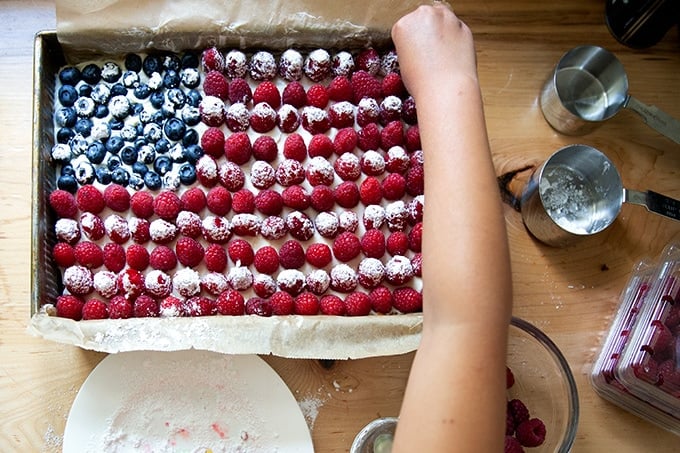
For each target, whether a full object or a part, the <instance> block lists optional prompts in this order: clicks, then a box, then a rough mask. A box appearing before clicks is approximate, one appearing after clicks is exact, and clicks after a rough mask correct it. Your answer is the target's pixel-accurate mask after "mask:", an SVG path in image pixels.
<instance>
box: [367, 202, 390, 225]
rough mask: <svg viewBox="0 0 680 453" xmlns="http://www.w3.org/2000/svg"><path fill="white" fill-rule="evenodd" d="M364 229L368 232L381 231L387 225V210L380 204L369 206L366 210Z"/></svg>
mask: <svg viewBox="0 0 680 453" xmlns="http://www.w3.org/2000/svg"><path fill="white" fill-rule="evenodd" d="M363 223H364V227H365V228H366V230H371V229H374V228H375V229H380V227H382V226H383V224H384V223H385V208H383V207H382V206H380V205H378V204H369V205H368V206H366V207H365V208H364V218H363Z"/></svg>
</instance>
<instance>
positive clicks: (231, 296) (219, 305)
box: [215, 289, 245, 316]
mask: <svg viewBox="0 0 680 453" xmlns="http://www.w3.org/2000/svg"><path fill="white" fill-rule="evenodd" d="M215 309H216V311H217V313H219V314H221V315H229V316H240V315H242V314H243V313H244V310H245V302H244V300H243V296H242V295H241V293H239V292H238V291H236V290H233V289H228V290H226V291H224V292H223V293H222V294H220V295H219V296H218V297H217V300H216V301H215Z"/></svg>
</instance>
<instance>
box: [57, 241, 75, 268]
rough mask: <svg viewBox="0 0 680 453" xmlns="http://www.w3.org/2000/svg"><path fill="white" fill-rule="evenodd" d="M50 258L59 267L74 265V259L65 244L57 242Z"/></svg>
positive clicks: (72, 253)
mask: <svg viewBox="0 0 680 453" xmlns="http://www.w3.org/2000/svg"><path fill="white" fill-rule="evenodd" d="M52 258H54V261H55V262H56V263H57V266H59V267H69V266H73V265H74V264H76V257H75V254H74V252H73V247H71V246H70V245H69V244H67V243H66V242H57V244H56V245H55V246H54V248H53V249H52Z"/></svg>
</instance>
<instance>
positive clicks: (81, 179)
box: [75, 161, 95, 186]
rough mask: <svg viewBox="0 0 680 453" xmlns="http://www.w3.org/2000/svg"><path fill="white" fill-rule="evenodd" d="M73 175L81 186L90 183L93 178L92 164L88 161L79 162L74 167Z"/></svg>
mask: <svg viewBox="0 0 680 453" xmlns="http://www.w3.org/2000/svg"><path fill="white" fill-rule="evenodd" d="M75 177H76V181H78V184H80V185H81V186H84V185H85V184H92V183H93V182H94V178H95V175H94V166H93V165H92V164H91V163H89V162H85V161H83V162H80V163H79V164H78V166H77V167H76V172H75Z"/></svg>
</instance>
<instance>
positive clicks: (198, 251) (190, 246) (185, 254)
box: [175, 237, 205, 267]
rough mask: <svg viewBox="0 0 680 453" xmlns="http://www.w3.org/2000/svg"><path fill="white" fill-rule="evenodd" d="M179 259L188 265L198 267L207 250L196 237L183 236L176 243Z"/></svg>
mask: <svg viewBox="0 0 680 453" xmlns="http://www.w3.org/2000/svg"><path fill="white" fill-rule="evenodd" d="M175 253H176V254H177V260H178V261H179V262H180V263H182V264H183V265H184V266H187V267H196V266H198V264H199V263H200V262H201V261H202V260H203V256H204V255H205V250H204V249H203V246H202V245H201V244H199V243H198V242H197V241H196V240H195V239H192V238H189V237H181V238H179V239H178V240H177V244H175Z"/></svg>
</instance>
